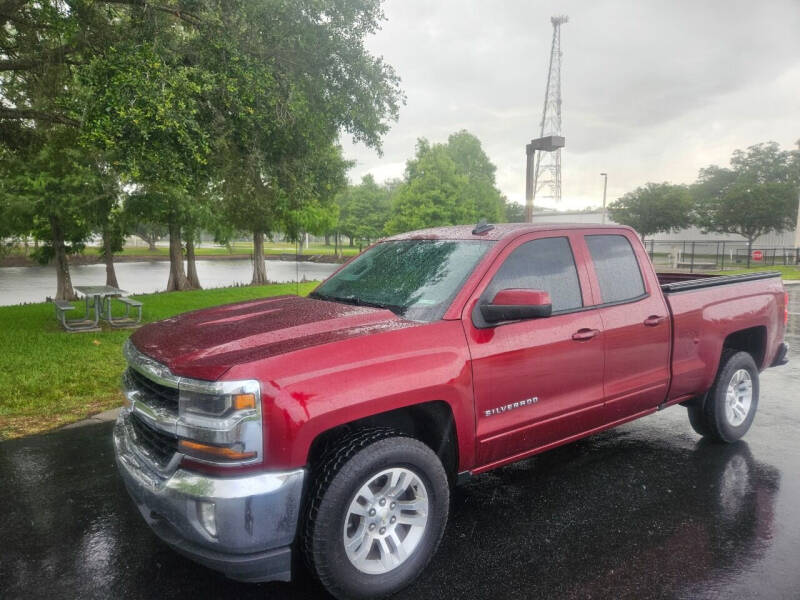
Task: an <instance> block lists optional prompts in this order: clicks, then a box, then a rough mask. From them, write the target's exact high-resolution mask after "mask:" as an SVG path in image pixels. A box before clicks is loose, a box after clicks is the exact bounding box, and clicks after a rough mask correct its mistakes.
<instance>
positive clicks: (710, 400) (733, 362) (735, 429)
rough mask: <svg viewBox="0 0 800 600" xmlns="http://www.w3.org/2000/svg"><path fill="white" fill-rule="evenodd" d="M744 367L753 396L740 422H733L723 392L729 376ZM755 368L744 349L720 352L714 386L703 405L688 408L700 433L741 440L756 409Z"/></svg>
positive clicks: (690, 417) (756, 370)
mask: <svg viewBox="0 0 800 600" xmlns="http://www.w3.org/2000/svg"><path fill="white" fill-rule="evenodd" d="M740 370H745V371H747V373H748V374H749V376H750V381H751V383H752V399H751V401H750V407H749V410H748V412H747V414H746V416H745V418H744V420H743V421H742V422H741V423H738V424H733V423H731V421H730V420H729V418H728V416H727V412H726V394H727V391H728V384H729V383H730V381H731V378H732V377H733V376H734V374H736V373H737V372H738V371H740ZM758 388H759V386H758V367H757V366H756V363H755V361H754V360H753V357H752V356H751V355H750V354H749V353H747V352H737V351H735V350H728V351H726V352H725V353H723V355H722V360H721V361H720V368H719V371H718V372H717V377H716V379H715V380H714V385H713V387H712V388H711V390H709V392H708V396H707V397H706V401H705V403H704V405H703V407H702V408H701V407H689V422H690V423H691V424H692V428H693V429H694V430H695V431H696V432H697V433H699V434H700V435H702V436H704V437H707V438H709V439H711V440H714V441H716V442H725V443H730V442H735V441H736V440H738V439H741V438H742V437H743V436H744V434H745V433H747V430H748V429H750V426H751V425H752V424H753V419H754V418H755V415H756V409H757V408H758Z"/></svg>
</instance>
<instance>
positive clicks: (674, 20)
mask: <svg viewBox="0 0 800 600" xmlns="http://www.w3.org/2000/svg"><path fill="white" fill-rule="evenodd" d="M385 10H386V14H387V17H388V22H386V23H385V24H384V28H383V30H382V31H381V32H379V33H378V34H377V35H376V36H374V37H373V38H372V39H371V40H370V41H369V46H370V48H371V49H372V51H373V52H375V53H376V54H380V55H382V56H384V58H385V59H386V60H387V61H388V62H389V63H390V64H392V65H394V66H395V68H396V69H397V71H398V73H399V74H400V76H401V77H402V79H403V84H402V85H403V89H404V90H405V92H406V94H407V96H408V104H407V105H406V106H405V107H404V109H403V110H402V111H401V115H400V120H399V122H398V123H396V124H395V125H394V127H393V128H392V130H391V132H390V133H389V134H388V135H387V136H386V138H385V141H384V156H383V157H382V158H378V157H377V156H376V155H375V153H374V152H372V151H370V150H367V149H365V148H363V147H361V146H356V145H352V144H349V143H346V144H345V149H346V152H347V154H348V156H350V157H352V158H354V159H355V160H356V161H357V165H356V167H355V168H354V169H353V171H352V172H351V178H353V179H354V180H358V179H360V177H361V176H362V175H363V174H364V173H367V172H371V173H373V174H374V175H375V176H376V178H377V179H378V180H381V179H384V178H386V177H398V176H401V175H402V172H403V168H404V164H405V161H406V160H407V159H408V158H409V157H411V156H412V155H413V152H414V145H415V143H416V139H417V138H418V137H427V138H429V139H431V140H432V141H442V140H444V139H446V137H447V135H448V134H450V133H452V132H453V131H456V130H458V129H462V128H464V129H468V130H469V131H471V132H473V133H474V134H476V135H477V136H478V137H479V138H480V139H481V141H482V142H483V145H484V149H485V150H486V151H487V153H488V154H489V156H490V158H491V159H492V160H493V161H494V162H495V164H496V165H497V167H498V172H497V178H498V185H499V186H500V188H501V190H502V191H503V192H504V193H505V194H506V195H507V196H509V198H512V199H516V200H518V201H521V199H522V193H523V183H524V145H525V143H526V142H527V141H528V140H529V139H531V138H533V137H536V136H537V135H538V130H539V120H540V119H541V110H542V103H543V95H544V86H545V77H546V74H547V62H548V58H549V51H550V37H551V34H552V27H551V25H550V16H551V15H555V14H561V13H566V14H568V15H569V17H570V22H569V23H567V24H566V25H564V26H563V39H562V50H563V71H562V88H563V100H564V105H563V115H564V135H565V136H566V138H567V148H566V150H565V151H564V154H563V167H562V170H563V191H564V198H565V200H564V202H563V203H562V207H561V208H579V207H582V206H586V205H588V204H594V205H597V204H599V203H600V201H601V200H600V197H599V194H601V193H602V187H601V179H600V177H599V172H600V171H608V172H609V198H614V197H616V196H618V195H621V194H622V193H624V192H626V191H628V190H630V189H632V188H634V187H636V186H638V185H641V184H642V183H644V182H646V181H662V180H670V181H676V182H677V181H691V180H692V179H693V178H694V176H695V175H696V172H697V170H698V169H699V168H701V167H703V166H706V165H707V164H709V163H710V162H717V163H725V162H727V160H728V158H729V156H730V153H731V152H732V151H733V150H734V149H736V148H743V147H746V146H748V145H751V144H754V143H757V142H760V141H766V140H770V139H774V140H776V141H778V142H779V143H781V144H783V145H784V146H788V145H790V144H792V143H793V142H794V141H795V140H796V139H797V138H800V110H798V109H800V102H798V97H799V96H800V94H798V91H800V35H798V33H797V32H798V31H800V5H799V4H798V3H797V2H796V1H795V0H774V1H772V2H770V3H768V4H767V3H755V2H752V1H744V0H717V1H713V2H689V1H672V2H658V3H655V2H632V1H631V2H623V1H611V2H593V1H590V0H585V1H580V2H554V1H550V2H530V1H525V2H523V1H513V2H512V1H505V2H483V1H481V0H469V1H466V0H462V1H437V2H428V1H422V0H389V1H388V2H387V3H386V4H385Z"/></svg>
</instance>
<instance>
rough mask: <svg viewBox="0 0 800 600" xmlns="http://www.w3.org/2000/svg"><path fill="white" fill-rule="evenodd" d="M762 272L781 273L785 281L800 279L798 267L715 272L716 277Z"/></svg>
mask: <svg viewBox="0 0 800 600" xmlns="http://www.w3.org/2000/svg"><path fill="white" fill-rule="evenodd" d="M761 271H780V272H781V277H782V278H783V279H800V268H798V267H796V266H784V265H775V266H774V267H770V266H767V265H759V266H751V267H750V268H749V269H747V268H744V269H725V270H724V271H714V274H715V275H742V274H744V273H758V272H761Z"/></svg>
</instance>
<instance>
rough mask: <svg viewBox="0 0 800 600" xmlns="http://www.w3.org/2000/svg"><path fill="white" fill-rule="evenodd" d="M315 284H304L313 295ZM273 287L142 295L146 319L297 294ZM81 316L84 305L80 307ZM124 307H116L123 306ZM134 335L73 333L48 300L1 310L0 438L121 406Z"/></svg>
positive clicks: (303, 290) (290, 289)
mask: <svg viewBox="0 0 800 600" xmlns="http://www.w3.org/2000/svg"><path fill="white" fill-rule="evenodd" d="M315 286H316V283H301V284H300V288H299V290H300V293H301V294H302V295H305V294H308V293H309V292H310V291H311V290H312V289H314V287H315ZM296 291H297V285H296V284H294V283H289V284H274V285H267V286H261V287H236V288H220V289H212V290H197V291H191V292H172V293H161V294H147V295H141V296H135V298H137V299H139V300H141V301H142V302H144V312H143V317H144V318H143V321H144V322H148V321H157V320H159V319H164V318H167V317H170V316H173V315H176V314H179V313H182V312H186V311H189V310H194V309H198V308H205V307H208V306H217V305H220V304H227V303H230V302H238V301H241V300H250V299H253V298H262V297H265V296H277V295H280V294H294V293H295V292H296ZM76 306H78V311H81V310H82V303H76ZM118 308H119V307H117V309H118ZM131 333H132V330H104V331H100V332H95V333H66V332H64V331H63V330H62V329H61V327H60V325H59V324H58V323H57V322H56V319H55V315H54V309H53V305H52V304H49V303H40V304H26V305H20V306H2V307H0V348H2V352H0V440H2V439H8V438H13V437H19V436H23V435H28V434H31V433H37V432H41V431H45V430H48V429H52V428H54V427H58V426H61V425H65V424H67V423H70V422H73V421H78V420H80V419H83V418H86V417H88V416H90V415H92V414H95V413H98V412H101V411H103V410H107V409H109V408H114V407H116V406H119V405H120V403H121V401H122V396H121V394H120V392H119V378H120V375H121V374H122V371H123V370H124V368H125V367H124V361H123V358H122V344H123V342H124V341H125V340H126V339H127V338H128V336H130V334H131Z"/></svg>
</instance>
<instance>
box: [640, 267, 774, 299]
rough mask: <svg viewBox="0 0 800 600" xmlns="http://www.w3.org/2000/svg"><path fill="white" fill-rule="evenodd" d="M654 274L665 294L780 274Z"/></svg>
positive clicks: (766, 272)
mask: <svg viewBox="0 0 800 600" xmlns="http://www.w3.org/2000/svg"><path fill="white" fill-rule="evenodd" d="M656 275H657V277H658V283H659V284H661V291H663V292H664V293H665V294H669V293H673V292H686V291H689V290H697V289H701V288H708V287H715V286H718V285H730V284H732V283H741V282H744V281H758V280H759V279H769V278H771V277H780V276H781V274H780V272H779V271H759V272H757V273H745V274H740V275H709V274H707V273H656Z"/></svg>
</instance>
